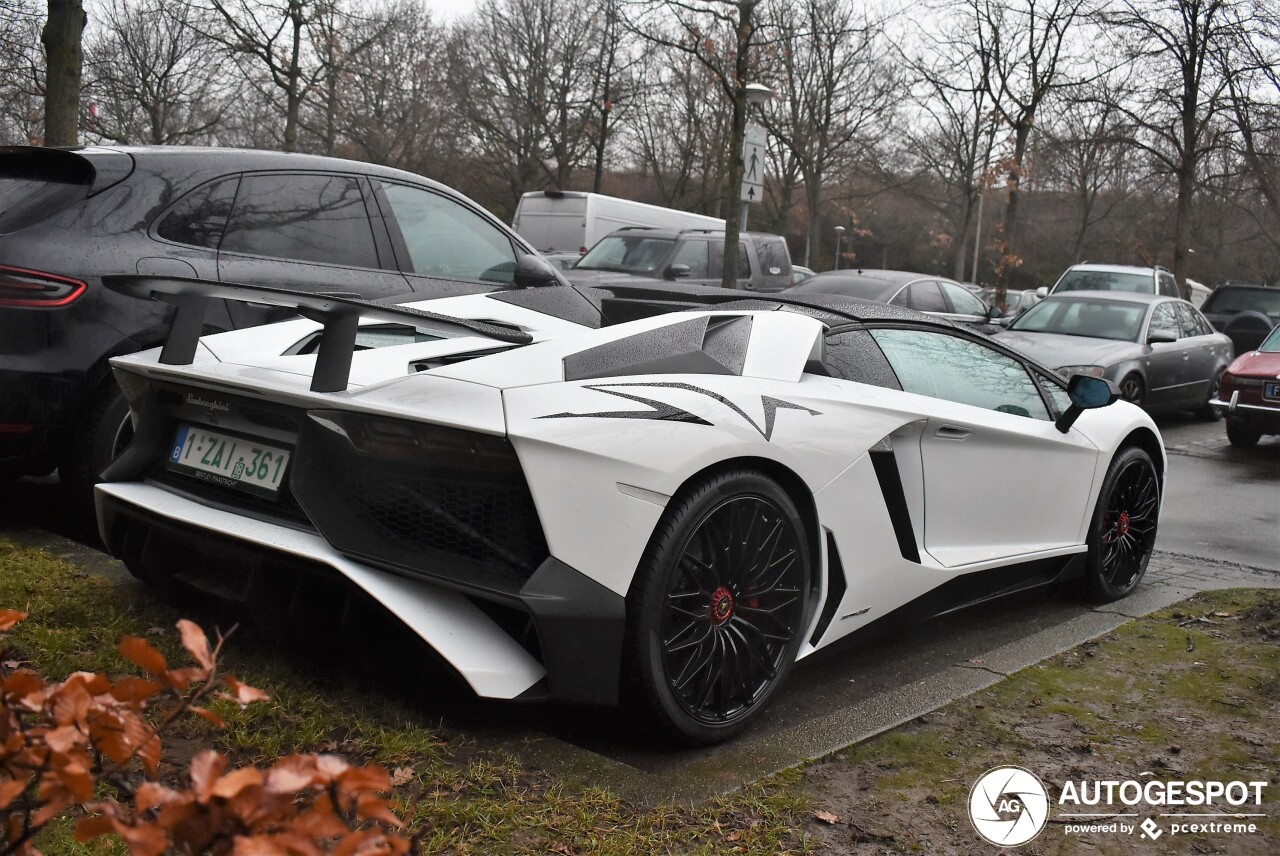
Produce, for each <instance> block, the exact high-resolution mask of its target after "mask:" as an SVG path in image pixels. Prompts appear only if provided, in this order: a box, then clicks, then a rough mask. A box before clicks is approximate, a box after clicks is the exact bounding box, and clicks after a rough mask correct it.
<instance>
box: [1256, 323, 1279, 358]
mask: <svg viewBox="0 0 1280 856" xmlns="http://www.w3.org/2000/svg"><path fill="white" fill-rule="evenodd" d="M1258 350H1259V351H1264V352H1266V353H1268V354H1280V325H1278V326H1276V328H1275V329H1274V330H1272V331H1271V335H1270V336H1268V337H1267V338H1265V339H1263V340H1262V344H1261V345H1259V346H1258Z"/></svg>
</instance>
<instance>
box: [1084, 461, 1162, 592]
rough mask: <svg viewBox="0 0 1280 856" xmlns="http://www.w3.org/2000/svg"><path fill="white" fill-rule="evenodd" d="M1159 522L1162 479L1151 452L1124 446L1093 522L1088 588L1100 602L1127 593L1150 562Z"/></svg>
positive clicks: (1110, 469) (1104, 486) (1110, 471)
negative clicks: (1157, 471) (1149, 453)
mask: <svg viewBox="0 0 1280 856" xmlns="http://www.w3.org/2000/svg"><path fill="white" fill-rule="evenodd" d="M1159 522H1160V477H1159V476H1158V475H1157V473H1156V467H1155V464H1154V463H1153V462H1152V460H1151V456H1150V455H1148V454H1147V453H1146V452H1144V451H1143V450H1142V449H1139V448H1137V447H1136V446H1130V447H1128V448H1126V449H1121V450H1120V452H1119V453H1117V454H1116V457H1115V459H1114V460H1112V462H1111V466H1110V467H1108V468H1107V476H1106V478H1105V479H1103V482H1102V491H1101V492H1100V493H1099V494H1098V504H1097V506H1096V507H1095V508H1094V511H1093V520H1092V522H1091V523H1090V525H1089V539H1088V547H1089V549H1088V552H1087V554H1086V555H1087V561H1088V569H1087V571H1086V574H1085V587H1086V590H1087V593H1088V595H1089V596H1090V597H1091V598H1092V599H1094V600H1097V601H1101V602H1103V603H1109V602H1111V601H1113V600H1119V599H1120V598H1122V597H1126V596H1128V595H1129V594H1130V593H1131V592H1132V591H1133V590H1134V589H1136V588H1137V587H1138V582H1139V580H1141V579H1142V575H1143V574H1144V573H1145V572H1146V570H1147V563H1148V562H1149V561H1151V552H1152V550H1154V549H1155V544H1156V527H1157V526H1158V524H1159Z"/></svg>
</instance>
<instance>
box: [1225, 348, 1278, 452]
mask: <svg viewBox="0 0 1280 856" xmlns="http://www.w3.org/2000/svg"><path fill="white" fill-rule="evenodd" d="M1210 403H1211V404H1212V405H1213V406H1214V407H1217V408H1219V409H1221V410H1222V411H1224V412H1225V413H1226V415H1227V439H1228V440H1230V441H1231V445H1233V446H1252V445H1253V444H1255V443H1257V442H1258V438H1260V437H1261V436H1262V435H1263V434H1280V326H1277V327H1275V328H1274V329H1273V330H1272V331H1271V333H1270V334H1269V335H1268V336H1267V338H1266V339H1264V340H1263V342H1262V344H1261V345H1259V346H1258V349H1257V350H1256V351H1249V352H1248V353H1244V354H1241V355H1240V356H1238V357H1236V359H1235V362H1233V363H1232V364H1231V365H1229V366H1227V370H1226V372H1225V373H1223V375H1222V382H1221V385H1220V386H1219V387H1218V398H1217V399H1216V400H1215V401H1212V402H1210Z"/></svg>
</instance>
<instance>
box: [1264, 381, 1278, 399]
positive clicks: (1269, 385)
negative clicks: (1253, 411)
mask: <svg viewBox="0 0 1280 856" xmlns="http://www.w3.org/2000/svg"><path fill="white" fill-rule="evenodd" d="M1262 397H1263V398H1280V381H1274V380H1269V381H1267V382H1266V384H1264V385H1263V387H1262Z"/></svg>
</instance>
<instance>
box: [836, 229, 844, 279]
mask: <svg viewBox="0 0 1280 856" xmlns="http://www.w3.org/2000/svg"><path fill="white" fill-rule="evenodd" d="M843 237H844V226H836V270H840V239H841V238H843Z"/></svg>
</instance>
